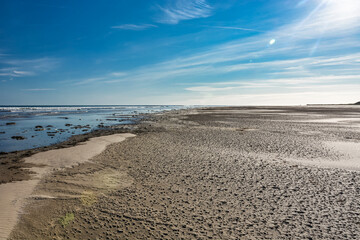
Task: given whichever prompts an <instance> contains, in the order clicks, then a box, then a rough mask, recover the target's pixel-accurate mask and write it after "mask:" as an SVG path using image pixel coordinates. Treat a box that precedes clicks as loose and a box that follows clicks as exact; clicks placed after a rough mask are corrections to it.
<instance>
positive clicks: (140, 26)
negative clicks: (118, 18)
mask: <svg viewBox="0 0 360 240" xmlns="http://www.w3.org/2000/svg"><path fill="white" fill-rule="evenodd" d="M156 27H157V26H156V25H154V24H122V25H118V26H112V27H111V28H114V29H120V30H132V31H142V30H146V29H149V28H156Z"/></svg>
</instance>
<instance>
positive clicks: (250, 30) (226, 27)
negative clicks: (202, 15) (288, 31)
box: [211, 26, 266, 33]
mask: <svg viewBox="0 0 360 240" xmlns="http://www.w3.org/2000/svg"><path fill="white" fill-rule="evenodd" d="M211 27H212V28H220V29H231V30H241V31H249V32H259V33H265V32H266V31H261V30H257V29H252V28H244V27H233V26H211Z"/></svg>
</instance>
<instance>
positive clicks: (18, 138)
mask: <svg viewBox="0 0 360 240" xmlns="http://www.w3.org/2000/svg"><path fill="white" fill-rule="evenodd" d="M11 138H12V139H16V140H25V139H26V138H24V137H23V136H12V137H11Z"/></svg>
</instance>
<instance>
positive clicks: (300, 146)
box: [0, 106, 360, 239]
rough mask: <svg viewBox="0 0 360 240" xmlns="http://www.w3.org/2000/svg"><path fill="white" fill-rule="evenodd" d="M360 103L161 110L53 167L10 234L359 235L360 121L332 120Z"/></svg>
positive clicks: (352, 112) (355, 111) (354, 111)
mask: <svg viewBox="0 0 360 240" xmlns="http://www.w3.org/2000/svg"><path fill="white" fill-rule="evenodd" d="M359 112H360V108H355V107H353V106H352V107H351V108H350V107H346V106H333V107H329V106H326V107H321V106H318V107H314V106H312V107H222V108H207V109H197V110H186V111H185V110H183V111H173V112H171V113H167V114H162V115H155V116H154V117H153V118H151V119H149V120H148V121H147V122H143V123H142V124H140V125H138V126H137V129H138V130H137V134H136V135H137V136H136V137H132V138H128V139H126V140H125V141H122V142H120V143H114V144H111V145H109V146H107V148H106V149H105V150H104V151H102V152H101V153H100V154H98V155H97V156H95V157H93V158H92V159H91V161H90V162H89V161H86V162H83V163H80V164H78V165H75V166H72V167H69V166H68V167H67V168H62V169H60V170H54V171H53V172H52V173H51V174H47V175H44V176H42V178H41V181H40V182H39V184H38V185H37V187H36V188H35V189H34V191H32V193H31V195H32V196H35V197H32V198H29V199H27V203H28V204H27V205H26V207H25V208H24V209H23V214H22V215H21V218H20V219H19V221H18V224H17V225H16V226H15V228H14V230H13V231H12V233H11V235H10V238H9V239H360V230H359V229H360V212H359V209H360V172H359V162H360V159H359V156H360V154H359V149H360V131H359V130H360V129H359V126H358V125H356V124H358V123H357V122H358V121H356V120H354V121H337V120H336V121H331V120H326V121H325V122H324V121H323V120H324V119H340V118H341V119H343V118H352V119H356V118H358V120H359ZM45 153H46V152H44V154H45ZM34 156H35V155H34ZM39 160H40V159H38V161H35V163H40V161H39ZM41 163H42V164H46V163H44V162H41ZM31 164H34V162H31ZM64 167H65V166H64ZM0 186H2V185H0Z"/></svg>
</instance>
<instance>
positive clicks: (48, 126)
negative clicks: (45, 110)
mask: <svg viewBox="0 0 360 240" xmlns="http://www.w3.org/2000/svg"><path fill="white" fill-rule="evenodd" d="M46 127H47V128H52V127H54V126H53V125H47V126H46Z"/></svg>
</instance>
